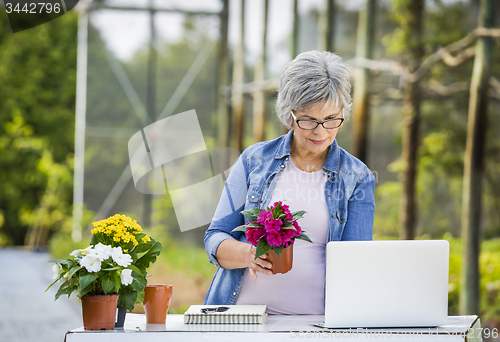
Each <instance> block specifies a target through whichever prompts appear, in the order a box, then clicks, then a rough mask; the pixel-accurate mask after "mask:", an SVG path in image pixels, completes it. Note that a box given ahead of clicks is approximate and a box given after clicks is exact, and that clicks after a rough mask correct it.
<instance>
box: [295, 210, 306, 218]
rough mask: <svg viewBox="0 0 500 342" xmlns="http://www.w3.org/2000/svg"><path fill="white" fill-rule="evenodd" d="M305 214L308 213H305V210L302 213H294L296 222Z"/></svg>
mask: <svg viewBox="0 0 500 342" xmlns="http://www.w3.org/2000/svg"><path fill="white" fill-rule="evenodd" d="M305 213H306V211H303V210H302V211H296V212H294V213H292V215H293V220H294V221H296V220H298V219H300V218H302V216H304V214H305Z"/></svg>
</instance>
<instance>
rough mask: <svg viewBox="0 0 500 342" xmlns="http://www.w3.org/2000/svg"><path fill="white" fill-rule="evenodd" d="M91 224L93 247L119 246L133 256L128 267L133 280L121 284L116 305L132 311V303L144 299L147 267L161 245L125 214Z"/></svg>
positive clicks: (154, 259)
mask: <svg viewBox="0 0 500 342" xmlns="http://www.w3.org/2000/svg"><path fill="white" fill-rule="evenodd" d="M92 225H93V226H94V228H93V229H92V230H91V233H92V240H91V242H90V244H91V245H92V246H97V245H99V244H102V245H107V246H111V247H112V248H118V247H119V248H121V249H122V251H123V253H125V254H128V255H130V257H131V258H132V262H131V264H130V265H128V266H127V268H128V269H130V270H131V271H132V272H131V274H130V275H131V277H132V279H131V280H132V281H131V283H130V284H128V285H123V283H122V286H120V288H119V291H118V293H119V294H120V297H119V299H118V305H119V306H121V307H125V308H127V309H128V310H129V311H132V310H133V308H134V304H135V303H141V302H142V301H143V299H144V288H145V287H146V285H147V281H146V276H147V269H148V267H149V266H150V264H152V263H154V262H155V261H156V258H157V257H158V255H159V254H160V252H161V250H162V245H161V243H160V242H158V241H156V240H154V239H152V238H151V237H149V236H148V235H146V234H144V233H143V232H142V228H141V226H140V225H139V224H138V223H137V222H136V220H132V218H130V217H128V216H125V215H119V214H116V215H114V216H111V217H109V218H107V219H105V220H101V221H97V222H94V223H92Z"/></svg>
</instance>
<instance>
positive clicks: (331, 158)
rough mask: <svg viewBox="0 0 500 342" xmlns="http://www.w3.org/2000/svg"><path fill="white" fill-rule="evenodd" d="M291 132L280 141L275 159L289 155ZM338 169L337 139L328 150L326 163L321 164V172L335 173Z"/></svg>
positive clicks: (338, 149)
mask: <svg viewBox="0 0 500 342" xmlns="http://www.w3.org/2000/svg"><path fill="white" fill-rule="evenodd" d="M292 136H293V131H288V133H287V134H286V135H284V137H283V139H282V140H281V143H280V146H279V148H278V150H277V151H276V154H275V157H274V158H275V159H283V158H285V157H286V156H289V155H290V148H291V146H292V145H291V144H292ZM339 168H340V148H339V147H338V145H337V139H335V140H334V141H333V143H332V144H331V145H330V149H329V150H328V154H327V156H326V161H325V163H324V164H323V170H325V171H330V172H335V173H337V172H338V170H339Z"/></svg>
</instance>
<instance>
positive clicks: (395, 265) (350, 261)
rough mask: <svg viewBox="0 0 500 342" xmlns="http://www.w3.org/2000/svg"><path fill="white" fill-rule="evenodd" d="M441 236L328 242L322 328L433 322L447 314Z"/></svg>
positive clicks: (444, 253) (444, 243)
mask: <svg viewBox="0 0 500 342" xmlns="http://www.w3.org/2000/svg"><path fill="white" fill-rule="evenodd" d="M448 263H449V243H448V241H446V240H427V241H426V240H413V241H341V242H329V243H328V245H327V261H326V285H325V291H326V294H325V323H324V324H320V325H319V326H321V327H326V328H358V327H361V328H383V327H435V326H439V325H443V324H446V321H447V316H448Z"/></svg>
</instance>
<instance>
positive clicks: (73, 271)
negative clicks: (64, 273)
mask: <svg viewBox="0 0 500 342" xmlns="http://www.w3.org/2000/svg"><path fill="white" fill-rule="evenodd" d="M81 269H82V267H81V266H74V267H72V268H71V269H70V270H69V272H68V279H69V278H71V277H72V276H73V274H75V273H76V272H78V271H79V270H81Z"/></svg>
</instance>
